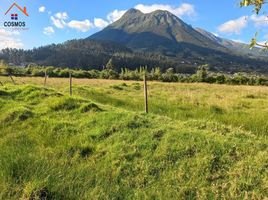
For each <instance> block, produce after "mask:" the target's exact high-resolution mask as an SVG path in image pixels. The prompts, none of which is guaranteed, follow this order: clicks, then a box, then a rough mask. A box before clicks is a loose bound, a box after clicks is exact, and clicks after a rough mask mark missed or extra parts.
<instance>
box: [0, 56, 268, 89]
mask: <svg viewBox="0 0 268 200" xmlns="http://www.w3.org/2000/svg"><path fill="white" fill-rule="evenodd" d="M70 73H71V74H72V77H74V78H89V79H118V80H134V81H141V80H143V76H144V74H145V73H146V75H147V79H148V80H151V81H162V82H182V83H195V82H203V83H217V84H233V85H266V86H268V77H267V76H263V75H256V74H248V73H242V72H241V73H235V74H226V73H216V72H211V71H209V68H208V65H202V66H199V67H198V69H197V70H196V73H194V74H182V73H176V72H175V71H174V69H173V68H168V69H167V70H165V71H164V72H162V71H161V69H160V68H159V67H154V68H152V69H151V70H148V69H147V67H140V68H138V69H135V70H130V69H128V68H122V69H121V71H117V70H116V68H115V65H114V63H113V60H112V59H110V60H109V62H108V63H107V64H106V66H105V67H104V69H103V70H82V69H77V70H75V69H69V68H57V67H52V66H51V67H41V66H28V67H25V68H22V67H10V66H8V65H7V64H5V63H4V62H0V75H4V76H7V75H13V76H33V77H44V76H45V75H47V76H48V77H59V78H67V77H69V75H70Z"/></svg>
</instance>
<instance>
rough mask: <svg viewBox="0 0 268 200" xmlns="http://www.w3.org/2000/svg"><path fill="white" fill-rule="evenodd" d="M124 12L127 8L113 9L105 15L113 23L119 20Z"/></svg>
mask: <svg viewBox="0 0 268 200" xmlns="http://www.w3.org/2000/svg"><path fill="white" fill-rule="evenodd" d="M126 12H127V10H114V11H113V12H111V13H109V14H108V15H107V19H108V21H109V22H110V23H113V22H115V21H117V20H119V19H120V18H121V17H122V16H123V15H124V14H125V13H126Z"/></svg>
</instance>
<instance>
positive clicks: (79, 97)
mask: <svg viewBox="0 0 268 200" xmlns="http://www.w3.org/2000/svg"><path fill="white" fill-rule="evenodd" d="M0 80H1V81H2V82H4V84H5V86H0V146H1V148H0V199H20V198H21V199H264V198H265V197H267V196H268V175H267V174H268V167H267V164H268V140H267V127H268V125H267V120H265V119H267V101H268V97H267V94H268V93H267V92H268V91H267V90H268V89H267V88H265V87H244V86H239V87H235V86H218V85H202V84H196V85H194V84H192V85H191V84H189V85H186V84H163V83H150V84H149V86H150V108H151V109H150V111H151V114H149V115H144V114H143V113H142V112H141V111H142V108H143V105H142V85H141V83H138V82H125V83H123V82H120V81H103V80H78V79H76V80H74V83H75V84H76V86H75V87H74V94H75V95H74V96H73V97H69V96H68V93H67V91H68V87H67V85H68V82H67V79H49V84H50V85H49V86H50V87H49V88H44V87H42V86H38V85H41V83H42V79H38V78H35V79H30V78H21V79H18V78H17V79H16V81H17V82H18V83H22V82H24V83H35V85H28V84H24V85H17V86H13V85H10V84H7V81H8V80H6V78H3V77H0Z"/></svg>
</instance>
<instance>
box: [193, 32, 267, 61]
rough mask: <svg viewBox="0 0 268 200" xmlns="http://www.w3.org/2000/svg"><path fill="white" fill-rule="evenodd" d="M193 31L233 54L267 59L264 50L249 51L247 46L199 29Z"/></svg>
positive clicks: (253, 49)
mask: <svg viewBox="0 0 268 200" xmlns="http://www.w3.org/2000/svg"><path fill="white" fill-rule="evenodd" d="M195 30H196V31H198V32H199V33H201V34H202V35H204V36H206V37H207V38H209V39H211V40H212V41H214V42H216V43H218V44H219V45H221V46H224V47H226V48H228V49H230V50H232V51H234V52H238V53H241V54H245V55H248V56H255V57H266V58H267V57H268V51H265V50H264V49H261V48H257V47H254V48H252V49H250V48H249V45H248V44H244V43H241V42H235V41H232V40H228V39H225V38H221V37H218V36H215V35H214V34H213V33H210V32H208V31H206V30H204V29H201V28H196V29H195Z"/></svg>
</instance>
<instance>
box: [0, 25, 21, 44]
mask: <svg viewBox="0 0 268 200" xmlns="http://www.w3.org/2000/svg"><path fill="white" fill-rule="evenodd" d="M19 35H20V33H19V32H18V31H7V30H5V29H1V28H0V49H4V48H17V49H20V48H23V46H24V45H23V43H22V42H21V40H20V39H19V38H18V36H19Z"/></svg>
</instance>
